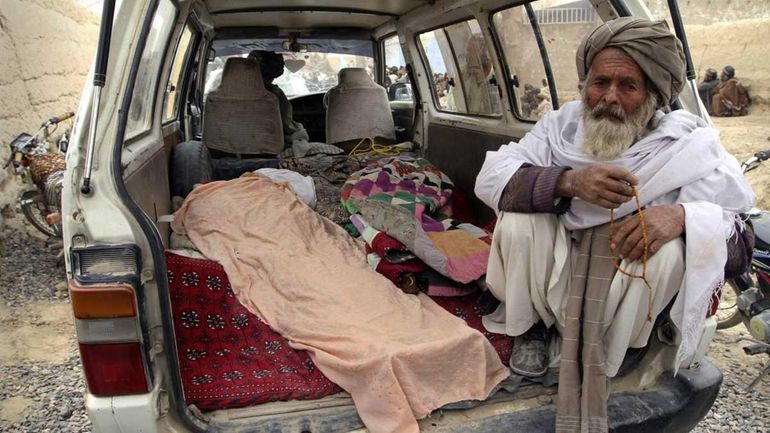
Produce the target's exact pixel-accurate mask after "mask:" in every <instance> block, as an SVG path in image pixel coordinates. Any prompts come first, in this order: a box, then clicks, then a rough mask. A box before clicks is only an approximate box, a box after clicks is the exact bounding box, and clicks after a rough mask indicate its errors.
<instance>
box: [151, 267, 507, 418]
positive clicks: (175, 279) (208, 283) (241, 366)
mask: <svg viewBox="0 0 770 433" xmlns="http://www.w3.org/2000/svg"><path fill="white" fill-rule="evenodd" d="M166 266H167V268H168V281H169V292H170V296H171V308H172V313H173V319H174V330H175V332H176V344H177V357H178V359H179V366H180V370H181V371H180V372H181V377H182V386H183V389H184V397H185V401H186V402H187V404H194V405H196V406H197V407H198V408H199V409H201V410H203V411H211V410H217V409H225V408H228V409H234V408H238V407H245V406H253V405H258V404H261V403H267V402H271V401H285V400H313V399H318V398H321V397H325V396H327V395H331V394H334V393H336V392H339V391H341V390H340V388H339V387H337V386H336V385H335V384H334V383H332V382H331V381H329V379H327V378H326V376H324V375H323V374H322V373H321V372H320V371H318V369H317V368H316V367H315V365H314V364H313V362H312V361H311V360H310V358H309V357H308V356H307V354H306V353H305V352H304V351H296V350H294V349H292V348H291V347H290V346H289V343H288V341H286V339H284V338H283V337H281V336H280V335H279V334H277V333H275V332H274V331H273V330H271V329H270V327H269V326H268V324H267V323H265V322H263V321H261V320H260V319H259V318H257V317H256V316H254V315H253V314H251V313H250V312H249V311H248V310H246V308H245V307H243V306H242V305H241V304H240V303H239V302H238V300H237V299H236V298H235V296H234V294H233V292H232V289H231V288H230V283H229V281H228V279H227V275H226V274H225V272H224V270H223V269H222V267H221V266H220V265H219V264H217V263H216V262H213V261H210V260H202V259H193V258H188V257H183V256H179V255H176V254H172V253H168V252H167V253H166ZM433 299H434V300H435V301H436V303H438V304H439V305H441V306H442V307H444V308H445V309H446V310H447V311H449V312H450V313H452V314H454V315H456V316H458V317H460V318H462V319H463V320H465V321H466V322H467V323H468V325H469V326H471V327H473V328H474V329H477V330H479V331H481V332H482V333H483V334H484V335H485V336H486V337H487V339H489V341H490V342H491V343H492V345H493V346H494V348H495V350H496V351H497V353H498V354H499V355H500V359H501V360H503V362H504V363H507V361H508V358H509V357H510V354H511V348H512V339H511V338H509V337H507V336H505V335H499V334H491V333H488V332H486V331H485V330H484V328H483V325H482V324H481V316H482V315H483V314H485V313H488V311H482V310H481V308H480V307H479V306H478V305H477V302H476V300H477V299H478V294H471V295H467V296H461V297H453V298H433Z"/></svg>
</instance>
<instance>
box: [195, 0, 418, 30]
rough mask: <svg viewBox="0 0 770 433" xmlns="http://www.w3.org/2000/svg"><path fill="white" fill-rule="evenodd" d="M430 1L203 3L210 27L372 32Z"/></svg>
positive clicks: (212, 0) (241, 0) (221, 0)
mask: <svg viewBox="0 0 770 433" xmlns="http://www.w3.org/2000/svg"><path fill="white" fill-rule="evenodd" d="M431 2H432V1H431V0H387V1H385V0H330V1H323V2H322V3H321V2H319V1H318V0H278V1H276V0H205V1H204V3H205V4H206V8H207V9H208V12H209V14H210V15H211V17H212V19H213V21H214V26H215V27H217V28H226V27H271V26H275V25H276V23H280V27H281V28H296V29H307V28H325V27H326V28H329V27H334V28H362V29H374V28H376V27H378V26H380V25H382V24H384V23H386V22H387V21H388V20H390V19H393V18H394V17H398V16H401V15H404V14H406V13H407V12H409V11H411V10H414V9H416V8H418V7H420V6H423V5H426V4H429V3H431Z"/></svg>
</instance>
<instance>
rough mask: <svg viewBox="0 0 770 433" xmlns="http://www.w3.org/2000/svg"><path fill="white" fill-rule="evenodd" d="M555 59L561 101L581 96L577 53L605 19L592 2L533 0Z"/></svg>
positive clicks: (545, 39) (545, 38) (585, 0)
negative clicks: (538, 0) (540, 0)
mask: <svg viewBox="0 0 770 433" xmlns="http://www.w3.org/2000/svg"><path fill="white" fill-rule="evenodd" d="M532 8H533V9H534V11H535V16H536V17H537V21H538V24H539V26H540V33H541V34H542V35H543V40H544V41H545V47H546V49H547V50H548V60H549V61H550V63H551V71H552V73H553V83H552V85H555V86H556V93H557V95H558V97H559V104H564V103H565V102H569V101H575V100H578V99H580V89H579V88H578V84H579V83H578V77H577V69H576V68H575V53H576V52H577V48H578V45H580V41H581V40H583V37H584V36H585V35H587V34H588V33H589V32H590V31H591V30H592V29H593V28H594V27H596V25H597V24H599V23H601V22H602V19H601V17H599V15H598V14H597V13H596V10H594V8H593V6H591V2H590V1H588V0H582V1H578V2H575V1H574V0H558V1H554V2H551V3H550V6H549V7H544V6H543V5H541V4H538V3H533V4H532Z"/></svg>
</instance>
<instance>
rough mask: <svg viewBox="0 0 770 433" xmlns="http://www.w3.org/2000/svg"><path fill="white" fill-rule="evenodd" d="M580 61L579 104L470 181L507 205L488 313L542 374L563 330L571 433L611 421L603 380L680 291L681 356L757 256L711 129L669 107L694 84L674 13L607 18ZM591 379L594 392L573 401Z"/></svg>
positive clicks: (493, 158)
mask: <svg viewBox="0 0 770 433" xmlns="http://www.w3.org/2000/svg"><path fill="white" fill-rule="evenodd" d="M577 66H578V75H579V79H580V81H581V84H582V86H581V88H582V90H581V92H582V101H575V102H570V103H567V104H564V105H563V106H562V107H561V108H560V109H559V110H556V111H551V112H550V113H548V114H547V115H546V116H545V117H544V118H543V119H541V120H540V121H539V122H538V123H537V124H536V125H535V127H534V128H533V129H532V131H531V132H530V133H528V134H527V135H526V136H525V137H524V138H523V139H522V140H521V141H519V142H518V143H513V142H512V143H509V144H508V145H505V146H502V147H501V148H500V150H498V151H496V152H488V153H487V156H486V160H485V162H484V165H483V167H482V169H481V172H480V173H479V175H478V178H477V180H476V189H475V191H476V194H477V196H478V197H479V198H480V199H481V200H482V201H484V202H485V203H486V204H487V205H489V206H490V207H492V208H493V209H495V210H496V211H499V212H500V213H499V215H498V222H497V226H496V228H495V232H494V236H493V245H492V248H491V250H492V251H491V253H490V261H489V265H488V272H487V285H488V287H489V290H490V291H491V293H492V294H493V295H494V296H495V297H497V298H498V299H499V300H500V301H501V304H500V306H499V307H498V308H497V310H496V311H495V312H494V313H492V314H491V315H489V316H486V317H484V325H485V326H486V328H487V329H488V330H489V331H492V332H497V333H505V334H508V335H511V336H514V337H515V339H514V350H513V354H512V356H511V360H510V366H511V368H512V369H513V371H514V372H516V373H518V374H521V375H525V376H533V377H534V376H540V375H543V374H545V372H546V370H547V368H548V365H549V359H548V358H547V355H546V343H545V342H546V335H547V334H548V333H549V332H550V330H553V329H555V330H556V331H558V333H559V335H561V337H562V338H561V353H560V373H559V374H560V378H559V401H558V404H557V410H558V412H557V413H558V414H557V430H566V431H571V428H569V426H570V425H572V426H574V425H575V423H577V426H578V427H579V426H580V424H581V422H582V423H591V425H598V426H600V427H602V426H603V428H600V430H601V429H606V421H607V420H606V398H607V389H606V386H607V381H606V377H607V376H610V377H612V376H614V375H616V374H617V372H618V369H619V367H620V365H621V363H622V361H623V358H624V355H625V353H626V350H627V349H628V348H629V347H643V346H645V345H646V344H647V340H648V338H649V336H650V333H651V331H652V329H653V325H654V322H655V317H656V316H657V315H658V314H659V313H660V312H661V311H662V310H663V309H664V308H665V307H666V305H667V304H669V302H670V301H671V300H672V299H673V298H674V296H675V295H676V294H677V292H678V293H679V296H677V299H676V301H675V302H674V304H673V307H672V309H671V313H670V314H671V318H672V321H673V323H674V325H675V326H676V327H677V328H678V330H679V332H680V334H681V336H682V340H681V345H680V347H679V349H678V353H677V363H678V364H677V366H673V367H674V368H677V367H678V365H679V364H680V363H681V362H683V361H684V360H686V359H687V358H688V357H691V355H692V354H693V353H694V350H695V348H696V346H697V344H698V341H699V338H700V333H701V332H702V328H703V322H704V320H705V316H706V311H707V308H708V306H709V302H710V299H711V296H712V294H713V293H714V290H715V289H716V288H718V287H719V286H720V285H721V284H722V282H723V279H724V274H725V271H727V272H737V271H740V270H741V269H743V268H745V266H747V264H748V261H749V251H750V248H751V245H749V244H750V243H751V242H752V241H751V240H750V239H751V236H750V233H748V231H746V232H744V231H743V229H742V228H743V223H742V222H741V220H740V219H739V218H738V213H739V212H743V211H745V210H748V209H749V208H750V207H751V205H752V204H753V201H754V195H753V193H752V191H751V188H750V187H749V186H748V184H747V182H746V180H745V179H744V177H743V176H742V174H741V172H740V169H739V167H738V163H737V162H736V161H735V159H734V158H733V157H732V156H730V155H729V154H728V153H727V152H726V151H725V150H724V148H723V147H722V146H721V145H720V143H719V138H718V135H717V133H716V131H714V130H713V129H712V128H710V127H709V126H708V125H707V124H706V123H705V122H703V121H702V120H701V119H700V118H698V117H696V116H694V115H692V114H690V113H688V112H685V111H684V110H678V111H674V112H670V113H667V114H665V113H664V112H663V111H662V110H661V109H665V108H666V107H667V106H668V105H669V104H670V103H671V102H672V101H673V100H674V99H675V98H676V97H677V95H678V94H679V92H680V91H681V89H682V87H683V84H684V82H685V74H684V55H683V52H682V46H681V44H680V42H679V41H678V40H677V39H676V37H675V36H674V35H672V34H671V32H670V31H669V30H668V28H667V26H666V24H665V22H663V21H659V22H652V21H647V20H642V19H639V18H630V17H626V18H619V19H616V20H613V21H610V22H607V23H603V24H601V25H600V26H598V27H597V28H596V29H594V30H593V31H592V32H591V33H590V34H589V35H588V36H587V37H586V38H585V39H584V40H583V41H582V43H581V45H580V47H579V48H578V50H577ZM637 206H639V207H640V208H641V211H639V212H637V210H638V209H637ZM685 239H686V240H685ZM728 251H730V252H731V254H728ZM728 256H730V260H728ZM618 262H619V263H618ZM616 266H617V268H616ZM618 269H619V270H618ZM581 350H582V358H581V357H580V355H579V353H581ZM579 362H582V364H583V365H582V370H580V368H579V364H578V363H579ZM581 371H582V377H583V382H582V385H581V381H580V376H581V373H580V372H581ZM581 389H582V396H583V399H584V400H586V399H587V400H588V402H585V401H584V403H585V404H581V405H575V404H574V401H575V400H573V399H574V398H579V397H580V393H581ZM580 406H583V411H582V412H583V413H582V418H581V408H580ZM575 411H577V412H575Z"/></svg>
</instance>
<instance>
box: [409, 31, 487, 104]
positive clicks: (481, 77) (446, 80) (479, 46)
mask: <svg viewBox="0 0 770 433" xmlns="http://www.w3.org/2000/svg"><path fill="white" fill-rule="evenodd" d="M418 39H419V42H420V46H421V48H422V52H423V55H424V58H425V60H426V62H427V64H428V68H429V70H430V74H431V78H432V81H433V86H432V87H433V89H432V93H433V101H434V103H435V106H436V108H437V109H439V110H442V111H449V112H453V113H465V114H476V115H484V116H499V115H500V114H501V105H500V94H499V89H498V87H497V86H496V85H495V84H494V79H493V77H494V75H493V74H494V72H493V69H492V61H491V57H490V54H489V47H488V46H487V43H486V41H485V40H484V36H483V34H482V33H481V27H479V23H478V21H476V20H475V19H471V20H467V21H463V22H459V23H457V24H452V25H449V26H446V27H441V28H439V29H436V30H431V31H429V32H425V33H421V34H420V35H419V38H418Z"/></svg>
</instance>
